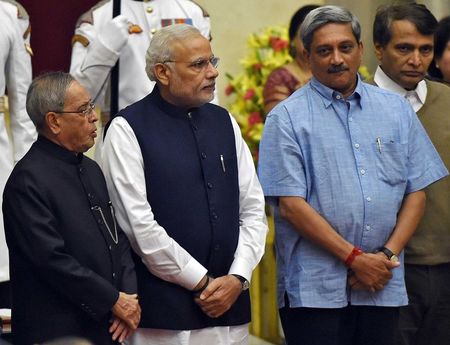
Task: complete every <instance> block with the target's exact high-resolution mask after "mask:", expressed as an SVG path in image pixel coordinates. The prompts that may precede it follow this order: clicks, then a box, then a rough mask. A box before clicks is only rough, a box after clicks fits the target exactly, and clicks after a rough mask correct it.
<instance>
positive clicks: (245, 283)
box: [232, 274, 250, 291]
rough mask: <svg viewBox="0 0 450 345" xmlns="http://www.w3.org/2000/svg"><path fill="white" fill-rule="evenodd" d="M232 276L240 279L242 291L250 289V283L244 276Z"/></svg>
mask: <svg viewBox="0 0 450 345" xmlns="http://www.w3.org/2000/svg"><path fill="white" fill-rule="evenodd" d="M232 276H235V277H236V278H237V279H239V281H240V282H241V285H242V291H245V290H248V288H249V287H250V283H249V282H248V280H247V279H245V278H244V277H243V276H240V275H239V274H232Z"/></svg>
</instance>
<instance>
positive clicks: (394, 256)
mask: <svg viewBox="0 0 450 345" xmlns="http://www.w3.org/2000/svg"><path fill="white" fill-rule="evenodd" d="M389 260H391V261H392V262H399V261H400V260H399V259H398V256H397V255H395V254H393V255H392V256H391V258H390V259H389Z"/></svg>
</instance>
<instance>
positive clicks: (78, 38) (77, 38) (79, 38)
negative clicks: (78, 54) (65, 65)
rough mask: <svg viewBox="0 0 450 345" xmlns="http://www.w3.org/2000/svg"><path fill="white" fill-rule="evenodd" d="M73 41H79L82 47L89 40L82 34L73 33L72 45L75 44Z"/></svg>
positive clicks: (85, 45) (87, 43)
mask: <svg viewBox="0 0 450 345" xmlns="http://www.w3.org/2000/svg"><path fill="white" fill-rule="evenodd" d="M75 42H80V43H81V44H82V45H83V47H87V46H88V45H89V43H90V42H89V40H88V39H87V38H86V37H84V36H82V35H73V37H72V46H73V45H74V44H75Z"/></svg>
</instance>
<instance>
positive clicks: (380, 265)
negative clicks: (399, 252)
mask: <svg viewBox="0 0 450 345" xmlns="http://www.w3.org/2000/svg"><path fill="white" fill-rule="evenodd" d="M381 254H382V253H381ZM398 266H400V263H399V262H392V261H389V260H388V259H387V258H386V257H385V255H384V254H382V255H380V254H371V253H364V254H362V255H358V256H357V257H356V258H355V260H354V261H353V263H352V265H351V267H350V268H351V270H352V272H353V276H351V277H350V278H349V282H350V285H351V287H352V288H354V289H358V288H363V289H367V290H369V291H371V292H375V291H377V290H381V289H383V288H384V286H385V285H386V284H387V283H388V282H389V280H390V279H391V278H392V272H391V270H392V269H394V268H396V267H398Z"/></svg>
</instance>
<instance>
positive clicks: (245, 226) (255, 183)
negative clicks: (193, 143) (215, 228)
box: [229, 115, 268, 281]
mask: <svg viewBox="0 0 450 345" xmlns="http://www.w3.org/2000/svg"><path fill="white" fill-rule="evenodd" d="M230 117H231V121H232V124H233V129H234V136H235V141H236V153H237V160H238V162H237V163H238V173H239V223H240V229H239V241H238V246H237V248H236V252H235V254H234V261H233V263H232V265H231V268H230V270H229V273H230V274H239V275H240V276H242V277H244V278H246V279H247V280H248V281H250V279H251V276H252V271H253V269H254V268H255V267H256V265H257V264H258V262H259V261H260V260H261V257H262V255H263V254H264V246H265V242H266V235H267V231H268V227H267V219H266V213H265V201H264V194H263V191H262V188H261V185H260V184H259V180H258V177H257V175H256V170H255V165H254V163H253V159H252V155H251V153H250V150H249V148H248V146H247V144H246V143H245V141H244V139H243V138H242V135H241V131H240V129H239V125H238V124H237V122H236V120H235V119H234V118H233V117H232V116H231V115H230Z"/></svg>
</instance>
